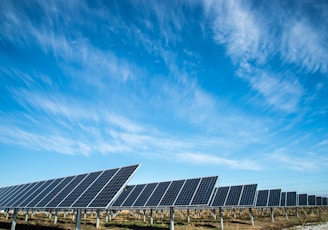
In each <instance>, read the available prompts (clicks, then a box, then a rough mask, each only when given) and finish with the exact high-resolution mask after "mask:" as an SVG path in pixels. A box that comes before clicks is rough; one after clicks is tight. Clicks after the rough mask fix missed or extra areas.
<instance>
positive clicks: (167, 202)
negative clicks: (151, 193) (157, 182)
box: [159, 180, 185, 206]
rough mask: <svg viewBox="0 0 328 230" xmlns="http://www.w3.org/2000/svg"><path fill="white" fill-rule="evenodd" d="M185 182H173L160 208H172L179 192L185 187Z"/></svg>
mask: <svg viewBox="0 0 328 230" xmlns="http://www.w3.org/2000/svg"><path fill="white" fill-rule="evenodd" d="M184 183H185V180H178V181H172V183H171V185H170V187H169V188H168V190H167V191H166V193H165V195H164V197H163V198H162V200H161V202H160V204H159V205H160V206H172V205H173V204H174V201H175V200H176V199H177V196H178V195H179V192H180V190H181V188H182V186H183V185H184Z"/></svg>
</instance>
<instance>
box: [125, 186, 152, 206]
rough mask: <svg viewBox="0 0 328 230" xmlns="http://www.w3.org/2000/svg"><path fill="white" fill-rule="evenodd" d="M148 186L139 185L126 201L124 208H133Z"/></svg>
mask: <svg viewBox="0 0 328 230" xmlns="http://www.w3.org/2000/svg"><path fill="white" fill-rule="evenodd" d="M145 186H146V184H139V185H137V186H136V187H135V188H134V190H133V191H132V192H131V193H130V195H129V197H128V198H127V199H126V200H125V201H124V203H123V205H122V206H123V207H131V206H132V205H133V203H134V202H135V201H136V199H137V198H138V197H139V196H140V194H141V192H142V191H143V190H144V188H145Z"/></svg>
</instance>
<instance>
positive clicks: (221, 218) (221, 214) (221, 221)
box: [219, 207, 223, 230]
mask: <svg viewBox="0 0 328 230" xmlns="http://www.w3.org/2000/svg"><path fill="white" fill-rule="evenodd" d="M219 212H220V223H221V230H223V213H222V208H221V207H220V208H219Z"/></svg>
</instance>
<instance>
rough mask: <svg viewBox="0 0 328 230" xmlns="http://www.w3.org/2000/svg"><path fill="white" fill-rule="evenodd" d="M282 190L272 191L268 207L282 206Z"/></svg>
mask: <svg viewBox="0 0 328 230" xmlns="http://www.w3.org/2000/svg"><path fill="white" fill-rule="evenodd" d="M280 198H281V189H271V190H270V192H269V202H268V207H278V206H280Z"/></svg>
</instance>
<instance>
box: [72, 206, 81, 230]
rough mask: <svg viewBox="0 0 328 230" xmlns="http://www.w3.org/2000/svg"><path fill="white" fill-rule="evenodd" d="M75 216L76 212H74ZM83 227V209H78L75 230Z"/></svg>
mask: <svg viewBox="0 0 328 230" xmlns="http://www.w3.org/2000/svg"><path fill="white" fill-rule="evenodd" d="M73 216H74V214H73ZM80 229H81V209H78V210H77V212H76V225H75V230H80Z"/></svg>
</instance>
